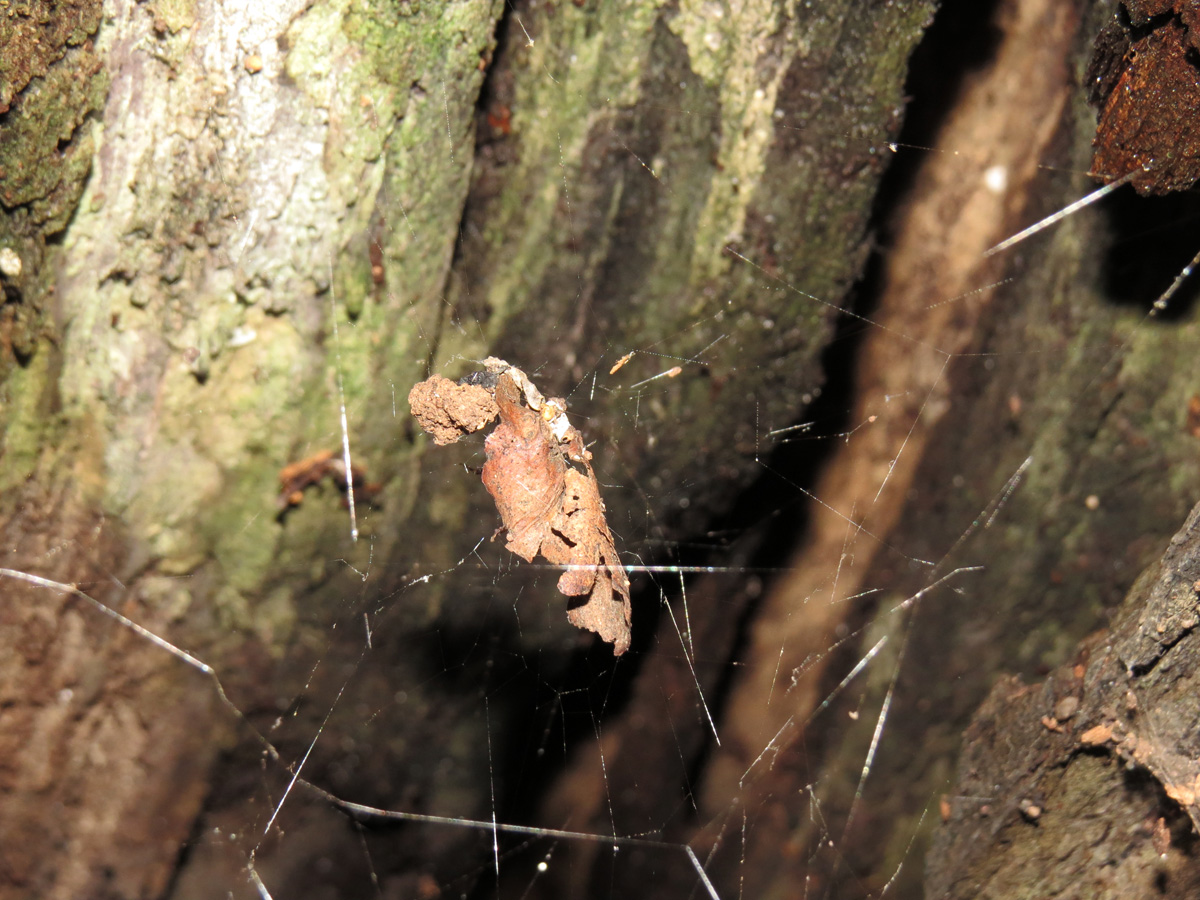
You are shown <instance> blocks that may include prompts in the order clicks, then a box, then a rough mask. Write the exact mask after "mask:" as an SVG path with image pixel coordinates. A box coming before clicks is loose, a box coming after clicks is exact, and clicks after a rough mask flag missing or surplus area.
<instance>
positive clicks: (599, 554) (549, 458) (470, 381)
mask: <svg viewBox="0 0 1200 900" xmlns="http://www.w3.org/2000/svg"><path fill="white" fill-rule="evenodd" d="M483 365H484V371H482V372H477V373H472V374H471V375H468V376H467V377H466V378H463V379H462V380H461V381H459V382H457V383H456V382H453V381H451V380H450V379H448V378H444V377H442V376H441V375H434V376H432V377H431V378H428V379H426V380H425V381H422V382H420V383H418V384H416V385H414V386H413V389H412V390H411V391H410V392H409V395H408V403H409V406H410V407H411V409H412V414H413V416H414V417H415V418H416V420H417V421H418V422H419V423H420V425H421V427H422V428H423V429H424V430H425V432H426V433H427V434H428V435H429V436H430V437H432V438H433V442H434V443H435V444H439V445H445V444H452V443H454V442H455V441H457V440H458V439H459V438H461V437H463V436H465V435H467V434H472V433H474V432H477V431H481V430H482V429H484V428H486V427H487V426H488V425H489V424H490V423H491V422H492V421H493V420H494V419H495V418H496V417H497V416H499V418H500V424H499V425H497V426H496V429H495V430H494V431H493V432H492V433H491V434H490V435H488V437H487V440H486V441H484V449H485V450H486V452H487V462H486V463H485V464H484V466H483V473H482V476H483V485H484V487H486V488H487V490H488V493H490V494H491V495H492V499H493V500H495V502H496V509H497V510H498V511H499V513H500V519H501V521H502V522H503V524H504V528H503V530H504V531H506V532H507V534H508V539H507V547H508V549H509V550H511V551H512V552H513V553H515V554H517V555H518V556H520V557H521V558H522V559H524V560H525V561H527V562H533V560H534V559H535V558H536V557H538V556H539V555H540V556H542V557H544V558H545V559H546V560H547V561H549V562H550V563H551V564H552V565H557V566H562V567H563V570H564V571H563V573H562V575H561V576H560V577H559V579H558V590H559V591H560V592H561V593H563V594H564V595H566V596H567V597H570V598H573V603H572V605H571V606H570V607H569V608H568V611H567V618H568V620H569V621H570V622H571V624H573V625H575V626H576V627H578V628H584V629H587V630H589V631H594V632H596V633H597V634H599V635H600V637H601V638H603V639H604V640H605V641H607V642H608V643H610V644H612V645H613V653H614V654H616V655H617V656H620V655H621V654H622V653H624V652H625V651H626V650H628V649H629V642H630V637H631V630H630V623H631V611H630V602H629V576H628V574H627V573H626V572H625V567H624V566H623V565H621V562H620V560H619V559H618V558H617V551H616V547H615V545H614V543H613V537H612V532H610V531H609V529H608V523H607V522H606V521H605V516H604V501H603V500H602V499H601V498H600V486H599V483H598V482H597V481H596V473H595V472H594V471H593V470H592V454H591V451H589V450H588V449H587V448H586V447H584V445H583V437H582V435H580V433H579V431H578V430H577V429H576V428H575V426H574V425H572V424H571V423H570V420H568V419H567V404H566V401H565V400H562V399H559V398H557V397H550V398H546V397H543V396H542V393H541V392H540V391H539V390H538V389H537V388H536V387H535V386H534V384H533V382H532V381H530V380H529V376H527V375H526V374H525V373H524V372H522V371H521V370H520V369H518V368H517V367H516V366H512V365H509V364H508V363H507V362H505V361H504V360H502V359H496V358H495V357H489V358H488V359H485V360H484V361H483ZM580 597H582V598H584V599H583V601H582V603H579V602H574V598H580Z"/></svg>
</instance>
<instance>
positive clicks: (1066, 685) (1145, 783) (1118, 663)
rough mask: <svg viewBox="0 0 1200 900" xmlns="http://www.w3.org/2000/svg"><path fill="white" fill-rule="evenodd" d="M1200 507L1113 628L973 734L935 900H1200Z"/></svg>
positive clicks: (981, 718)
mask: <svg viewBox="0 0 1200 900" xmlns="http://www.w3.org/2000/svg"><path fill="white" fill-rule="evenodd" d="M1198 594H1200V506H1197V507H1196V508H1195V509H1193V510H1192V513H1191V515H1189V516H1188V519H1187V521H1186V522H1185V523H1184V526H1183V528H1182V529H1181V530H1180V531H1179V532H1178V533H1177V534H1176V535H1175V536H1174V537H1173V538H1172V539H1171V545H1170V547H1169V548H1168V549H1167V552H1166V553H1165V554H1164V555H1163V558H1162V560H1161V561H1160V562H1159V563H1158V564H1157V565H1155V566H1154V567H1152V568H1151V569H1149V570H1147V571H1146V572H1145V573H1143V575H1142V577H1141V578H1139V579H1138V582H1137V584H1136V585H1135V587H1134V589H1133V590H1132V591H1130V593H1129V596H1128V597H1127V598H1126V600H1125V603H1124V604H1123V606H1122V608H1121V611H1120V612H1119V613H1118V615H1117V618H1116V621H1114V623H1113V626H1112V628H1110V629H1107V630H1105V631H1103V632H1101V633H1099V634H1096V635H1093V636H1092V637H1089V638H1088V639H1087V640H1086V641H1084V642H1083V643H1081V644H1080V645H1079V647H1077V648H1076V649H1075V652H1074V657H1073V659H1072V660H1071V661H1070V662H1068V663H1067V664H1066V665H1064V666H1062V667H1061V668H1059V669H1056V670H1055V671H1054V672H1052V673H1051V674H1050V675H1049V677H1048V678H1047V679H1046V680H1045V681H1044V682H1042V683H1041V684H1034V685H1028V684H1025V683H1024V682H1023V681H1022V680H1021V679H1020V678H1019V677H1012V678H1005V679H1002V680H1001V681H1000V682H998V683H997V684H996V686H995V687H994V688H993V689H992V692H991V694H989V696H988V698H987V700H986V701H985V702H984V704H983V706H982V708H981V709H980V710H979V712H978V713H977V714H976V716H975V718H974V719H973V720H972V722H971V725H970V727H969V728H968V729H967V732H966V735H965V740H964V746H963V751H962V756H961V758H960V760H959V765H958V777H957V781H956V782H955V784H954V787H953V792H952V793H951V794H950V799H949V802H948V810H947V811H946V814H945V823H944V825H943V827H942V828H940V829H939V830H938V832H937V837H936V838H935V840H934V842H933V846H932V848H931V851H930V856H929V864H928V874H927V881H926V885H927V889H928V895H929V896H930V897H936V898H946V900H957V898H963V900H966V898H1002V897H1012V896H1014V895H1015V894H1025V895H1036V896H1038V897H1045V898H1047V900H1053V898H1058V897H1079V896H1086V897H1095V898H1097V900H1107V898H1113V900H1116V898H1123V897H1152V896H1153V897H1180V898H1183V897H1194V896H1195V895H1196V891H1197V890H1198V889H1200V869H1198V868H1197V866H1196V860H1195V851H1196V835H1197V826H1198V823H1200V762H1198V761H1197V760H1198V759H1200V746H1198V744H1197V735H1196V728H1195V723H1196V721H1197V718H1198V717H1200V684H1198V681H1200V635H1198V634H1197V632H1196V625H1197V623H1198V622H1200V616H1198V615H1197V606H1198V603H1197V596H1198Z"/></svg>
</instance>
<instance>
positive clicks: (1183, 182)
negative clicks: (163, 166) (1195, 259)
mask: <svg viewBox="0 0 1200 900" xmlns="http://www.w3.org/2000/svg"><path fill="white" fill-rule="evenodd" d="M1126 6H1127V8H1128V11H1129V14H1130V20H1131V24H1132V25H1133V26H1134V28H1135V29H1137V31H1135V32H1133V34H1131V35H1130V36H1129V37H1125V36H1124V35H1119V34H1118V35H1117V36H1116V37H1114V34H1117V33H1116V32H1112V31H1110V32H1107V33H1106V34H1103V35H1102V36H1101V38H1102V39H1101V40H1100V41H1098V44H1097V52H1096V56H1095V57H1094V58H1093V60H1092V64H1091V67H1090V69H1089V73H1090V75H1091V76H1092V80H1094V81H1098V82H1100V83H1101V84H1102V90H1101V91H1100V93H1101V96H1100V97H1097V98H1096V100H1097V101H1099V103H1100V105H1101V112H1100V122H1099V124H1098V125H1097V126H1096V140H1095V143H1094V146H1095V154H1094V156H1093V157H1092V173H1093V174H1094V175H1095V176H1096V177H1097V178H1101V179H1103V180H1105V181H1113V180H1115V179H1117V178H1120V177H1122V176H1124V175H1126V174H1127V173H1129V172H1136V171H1139V170H1140V174H1138V175H1137V176H1135V177H1134V179H1133V186H1134V187H1135V188H1136V189H1137V191H1138V192H1139V193H1141V194H1166V193H1170V192H1171V191H1179V190H1186V189H1187V188H1189V187H1191V186H1192V185H1193V184H1194V183H1195V182H1196V180H1197V179H1198V178H1200V118H1198V117H1197V116H1196V110H1197V109H1200V67H1198V66H1197V64H1196V62H1195V60H1196V54H1197V48H1198V47H1200V32H1198V30H1197V29H1198V27H1200V10H1198V6H1197V4H1196V3H1194V2H1183V0H1176V2H1169V0H1147V2H1141V3H1137V2H1133V3H1127V4H1126ZM1167 13H1174V15H1171V16H1169V17H1168V18H1166V19H1165V20H1164V21H1162V22H1161V23H1159V24H1157V26H1156V27H1153V28H1152V30H1149V31H1145V30H1144V29H1146V28H1149V27H1150V26H1152V25H1154V24H1155V23H1154V22H1152V21H1151V20H1152V19H1153V18H1155V17H1158V16H1160V15H1163V14H1167ZM1114 56H1117V57H1119V59H1114ZM1117 72H1119V74H1115V76H1111V75H1110V74H1108V73H1117Z"/></svg>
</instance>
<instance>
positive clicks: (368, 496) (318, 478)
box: [276, 450, 382, 516]
mask: <svg viewBox="0 0 1200 900" xmlns="http://www.w3.org/2000/svg"><path fill="white" fill-rule="evenodd" d="M325 478H329V479H331V480H332V481H333V483H334V484H336V485H337V486H338V488H339V489H340V490H342V491H349V490H350V487H351V486H353V488H354V490H355V491H356V492H357V493H358V494H359V496H360V497H362V498H363V499H364V500H365V501H366V502H367V503H373V502H374V501H375V497H376V495H378V494H379V492H380V491H381V490H382V486H381V485H379V484H374V483H368V481H367V476H366V472H365V471H364V470H363V468H362V467H361V466H358V465H352V466H351V472H350V477H349V478H347V477H346V463H345V461H344V460H343V459H341V458H340V457H336V456H334V453H333V451H332V450H323V451H321V452H320V453H314V454H313V455H312V456H309V457H306V458H304V459H302V460H299V461H297V462H293V463H288V464H287V465H286V466H284V467H283V468H282V469H280V470H279V497H278V498H277V500H276V507H277V508H278V509H279V512H280V515H281V516H282V515H283V514H284V513H286V512H287V511H288V510H289V509H291V508H292V507H294V506H299V505H300V504H301V503H303V502H304V491H305V490H306V489H308V488H309V487H312V486H313V485H315V484H320V483H321V482H322V481H323V480H324V479H325Z"/></svg>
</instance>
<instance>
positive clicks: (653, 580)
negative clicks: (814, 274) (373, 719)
mask: <svg viewBox="0 0 1200 900" xmlns="http://www.w3.org/2000/svg"><path fill="white" fill-rule="evenodd" d="M997 4H998V0H987V2H986V3H983V4H980V3H978V2H966V0H955V2H949V3H946V4H944V5H943V7H942V9H941V11H940V12H939V13H938V16H937V18H936V19H935V21H934V23H933V25H932V26H931V27H930V29H929V31H928V32H927V34H926V36H925V38H924V40H923V41H922V43H921V45H920V46H919V48H918V49H917V51H916V52H915V54H914V55H913V58H912V64H911V70H910V74H909V78H908V82H907V85H906V87H907V93H908V95H909V96H910V97H911V98H912V99H911V101H910V103H909V106H908V108H907V112H906V119H905V124H904V126H903V128H902V130H901V132H900V134H899V136H898V140H897V142H898V143H899V144H901V145H905V144H908V145H914V146H919V147H926V146H929V145H931V144H932V143H933V142H934V139H935V136H936V134H937V132H938V129H939V128H940V126H941V124H942V122H943V121H944V119H945V117H946V115H947V114H948V112H949V111H950V109H951V108H952V107H953V105H954V103H955V102H956V99H957V97H958V94H959V91H960V86H961V84H962V82H963V80H964V79H965V78H966V77H967V76H968V75H969V74H970V73H971V72H972V71H974V70H975V69H978V68H982V67H984V66H986V65H987V64H988V61H989V59H990V57H991V55H992V54H993V52H994V50H995V48H996V44H997V40H998V37H999V35H998V32H997V29H996V28H995V27H994V25H993V24H992V19H993V13H994V10H995V8H996V6H997ZM501 52H502V50H498V51H497V55H499V54H500V53H501ZM487 94H488V91H487V90H486V89H485V93H484V96H485V97H486V96H487ZM485 102H486V100H482V99H481V104H482V103H485ZM481 108H482V106H481ZM924 160H925V155H924V154H920V153H913V154H904V153H901V154H899V155H897V156H896V158H895V159H894V161H893V162H892V165H891V167H890V168H889V170H888V171H887V173H886V174H885V176H884V179H883V182H882V184H881V187H880V189H879V191H878V193H877V196H876V200H875V203H874V204H873V209H872V215H871V232H872V233H873V234H876V235H878V246H879V247H887V246H888V244H889V243H890V234H889V233H888V223H889V222H890V221H892V220H893V219H894V218H895V212H896V210H897V209H898V208H899V207H900V206H902V205H903V204H904V203H905V202H906V201H907V198H908V195H909V192H910V189H911V187H912V184H913V182H914V179H915V178H916V175H917V172H918V170H919V168H920V166H921V164H922V163H923V162H924ZM884 264H885V258H884V255H883V251H881V250H879V249H878V247H877V249H876V250H875V251H874V252H873V253H872V254H871V255H870V257H869V259H868V262H867V264H866V266H865V270H864V272H863V274H862V276H861V278H860V280H859V281H858V283H857V284H856V285H855V286H854V288H853V289H852V290H851V291H850V292H849V299H848V302H845V304H844V305H845V306H846V307H847V310H848V312H849V314H848V315H843V316H842V317H840V319H839V320H838V322H837V324H836V326H835V332H834V335H833V338H832V339H831V340H830V341H829V343H828V345H827V346H826V349H825V351H824V354H823V357H822V368H823V372H824V375H825V383H824V385H823V387H822V388H821V390H820V391H814V392H813V399H812V402H811V403H809V404H808V405H807V406H805V407H803V408H801V407H800V400H799V398H797V418H796V420H795V423H796V424H799V423H801V422H814V423H816V425H815V428H814V430H813V431H807V432H799V434H801V435H802V437H800V438H798V439H793V440H791V441H788V442H785V443H781V444H779V445H777V446H775V447H774V448H773V449H772V450H771V451H770V452H769V453H767V454H766V455H765V456H764V457H763V458H762V459H761V469H762V474H761V475H760V476H759V477H758V478H757V479H756V480H755V481H754V482H753V483H751V484H750V485H749V486H748V487H747V488H746V489H745V490H743V491H742V492H741V493H740V494H739V495H738V496H737V498H736V500H735V501H734V502H733V503H732V505H731V506H730V507H729V508H728V510H727V511H726V512H724V513H722V514H720V515H717V516H714V517H712V518H711V519H710V520H709V522H708V524H707V527H706V528H705V529H704V530H703V531H701V532H699V533H696V534H693V535H692V538H691V540H688V539H687V538H683V539H681V540H679V541H673V542H672V543H671V545H670V548H669V550H667V551H664V552H663V553H662V554H660V557H661V558H659V559H645V560H644V562H645V563H648V564H654V563H659V564H668V565H677V566H680V567H681V568H686V567H706V566H721V567H724V568H725V569H728V568H729V567H730V565H731V563H733V564H734V566H735V567H736V569H737V571H736V572H733V573H726V574H723V575H720V576H719V577H721V578H723V579H726V580H725V581H722V582H721V584H722V585H723V588H722V589H723V590H728V591H730V592H731V593H739V594H740V596H741V598H742V602H743V603H744V606H743V609H742V614H741V616H740V619H739V620H738V621H737V624H736V635H735V636H734V638H733V641H732V649H731V651H730V652H729V654H728V659H729V660H736V659H739V658H741V657H742V656H743V655H744V653H745V652H746V649H747V641H748V638H749V634H750V629H751V627H752V625H753V621H754V616H755V613H756V611H757V608H758V602H759V600H758V598H760V597H762V596H765V595H766V594H767V592H768V591H769V590H770V589H771V587H772V585H773V583H774V582H775V580H776V579H777V577H778V574H779V573H780V572H782V571H783V570H784V569H785V567H787V566H788V565H789V564H791V563H792V561H793V555H794V553H795V549H796V546H797V544H798V541H799V540H800V538H801V537H802V535H803V534H804V531H805V529H806V528H807V526H808V521H809V511H810V509H811V502H810V501H809V499H808V497H807V496H806V493H805V492H809V491H811V490H812V489H813V487H814V485H815V484H816V482H817V479H818V477H819V476H820V473H821V472H822V471H823V469H824V467H825V466H826V465H827V463H828V462H829V460H830V458H831V457H832V456H833V454H834V453H835V452H836V451H837V450H838V449H839V448H840V446H841V441H840V440H839V438H838V436H839V435H841V434H842V433H844V432H845V431H846V430H847V428H848V427H849V426H850V422H849V416H850V412H851V410H852V408H853V405H854V399H855V392H856V390H857V385H856V383H855V371H856V368H857V366H858V358H859V354H860V351H861V346H862V342H863V340H864V338H865V336H866V334H867V332H868V330H869V329H867V328H864V326H863V321H862V318H861V317H863V316H870V315H871V313H872V312H873V311H874V310H875V309H876V307H877V305H878V301H879V295H880V291H881V290H882V285H883V271H884ZM713 577H714V576H713V575H712V574H684V575H683V576H682V580H683V585H684V590H685V591H686V592H687V594H688V597H689V601H692V600H693V598H694V597H695V596H697V595H702V594H705V593H706V588H705V586H704V585H705V580H706V579H712V578H713ZM679 584H680V581H679V580H678V579H677V578H676V577H675V576H671V577H670V578H668V577H665V576H661V575H660V576H655V577H650V576H646V575H644V574H643V575H636V576H635V578H634V591H633V608H634V616H635V621H634V635H633V647H632V652H631V653H630V654H628V655H627V656H625V657H623V658H622V659H621V660H620V661H619V662H618V663H617V664H615V665H614V663H613V659H612V656H611V651H610V650H609V648H608V647H606V646H603V645H600V644H599V643H597V644H596V645H595V646H593V647H589V648H588V649H586V650H584V651H582V652H580V653H578V654H576V655H575V656H574V657H573V659H572V660H571V662H570V664H569V667H568V669H567V670H566V671H564V672H563V673H562V679H561V681H560V682H559V683H561V684H566V685H576V686H578V690H575V691H573V692H571V693H568V694H563V693H559V692H554V693H551V692H550V691H549V689H548V688H546V687H544V685H545V684H547V683H548V682H544V681H543V682H542V684H543V687H541V688H540V689H539V690H540V691H541V693H542V694H544V695H545V696H540V697H539V699H538V701H537V702H536V703H535V704H532V707H533V708H536V709H540V710H543V711H544V709H545V707H546V705H547V704H551V703H553V704H558V705H559V709H560V712H561V719H560V721H559V722H558V723H556V725H555V732H554V735H553V737H552V738H551V739H550V741H549V745H550V746H555V745H557V746H558V747H560V748H561V747H563V746H564V745H565V747H566V753H565V754H564V755H563V758H562V761H561V764H560V767H565V765H566V763H567V761H568V760H569V759H570V758H571V756H572V750H573V748H575V747H576V746H577V745H578V744H579V743H580V742H583V743H590V742H593V741H594V740H595V738H596V734H597V729H598V728H602V727H603V720H605V719H611V718H613V717H615V716H617V715H619V714H620V713H621V712H622V710H623V709H624V708H625V707H626V704H627V703H628V702H629V700H630V699H631V698H632V697H633V696H634V694H635V684H636V679H637V678H638V675H639V672H640V670H641V662H642V660H643V659H644V658H645V655H646V653H647V651H649V650H650V649H651V646H652V644H653V642H654V641H655V640H656V635H658V634H659V632H660V630H661V628H660V626H662V625H663V623H662V622H660V619H661V617H662V615H663V604H662V602H661V601H662V592H663V591H664V590H666V591H668V592H670V594H669V597H670V598H671V599H672V602H677V601H678V597H677V596H676V595H677V594H678V593H679ZM709 590H711V589H709ZM722 672H723V674H722V676H721V677H720V679H719V680H718V681H717V682H716V683H715V684H713V685H711V686H709V687H708V688H707V689H706V692H705V700H706V701H707V703H708V707H709V709H710V711H711V713H712V715H713V717H714V718H715V719H716V720H717V721H718V722H719V721H720V717H721V713H722V711H723V708H724V706H725V704H726V702H727V700H728V694H729V690H730V688H731V686H732V678H733V674H734V672H735V667H733V666H728V665H727V666H724V667H723V668H722ZM829 677H830V678H840V677H841V674H840V673H839V672H835V671H832V670H831V672H830V674H829ZM597 711H600V712H599V714H597ZM560 729H561V730H560ZM533 731H540V727H539V723H537V722H534V721H533V720H532V718H531V719H530V721H528V722H527V723H525V724H524V725H517V726H516V727H514V729H513V732H512V734H513V735H514V737H516V738H518V740H517V741H516V743H524V744H525V746H523V747H518V746H513V747H509V748H507V751H506V752H507V753H509V754H511V756H512V757H513V758H512V759H510V760H509V762H511V763H513V769H512V770H513V771H523V770H527V769H529V768H531V764H532V762H533V757H532V756H531V755H530V754H531V753H532V751H533V750H534V749H535V748H533V747H531V746H529V744H530V741H529V740H526V739H527V738H529V737H530V735H531V733H532V732H533ZM535 743H536V742H535ZM542 746H543V747H544V744H543V745H542ZM714 749H715V748H714V745H713V743H712V739H711V734H709V735H707V736H706V739H705V741H704V742H703V744H702V746H701V747H700V748H699V749H698V751H697V752H696V753H694V754H693V755H692V756H691V758H690V759H689V760H688V761H687V762H688V765H687V769H688V778H689V781H690V782H691V783H692V784H695V783H699V782H700V781H702V773H703V770H704V768H705V766H706V765H707V763H708V760H709V757H710V755H711V753H712V751H713V750H714ZM810 749H812V748H811V747H810ZM537 767H538V769H539V771H540V772H541V773H543V775H546V773H547V770H548V760H547V759H545V758H538V759H537ZM498 770H503V768H502V767H501V768H498ZM544 783H545V784H551V785H553V784H556V783H557V779H556V777H555V776H554V775H553V774H549V775H546V781H545V782H544ZM542 800H543V798H542V797H541V796H539V795H537V794H531V793H528V792H525V791H522V790H520V789H519V787H518V789H517V790H511V791H508V792H507V796H506V798H505V800H504V801H503V803H502V804H501V805H500V806H499V807H498V810H497V814H498V816H500V818H501V819H502V820H504V821H509V822H527V821H531V820H532V819H533V818H534V816H535V815H536V813H537V810H538V808H539V805H540V804H541V802H542ZM547 824H551V823H547ZM560 824H561V823H560Z"/></svg>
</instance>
